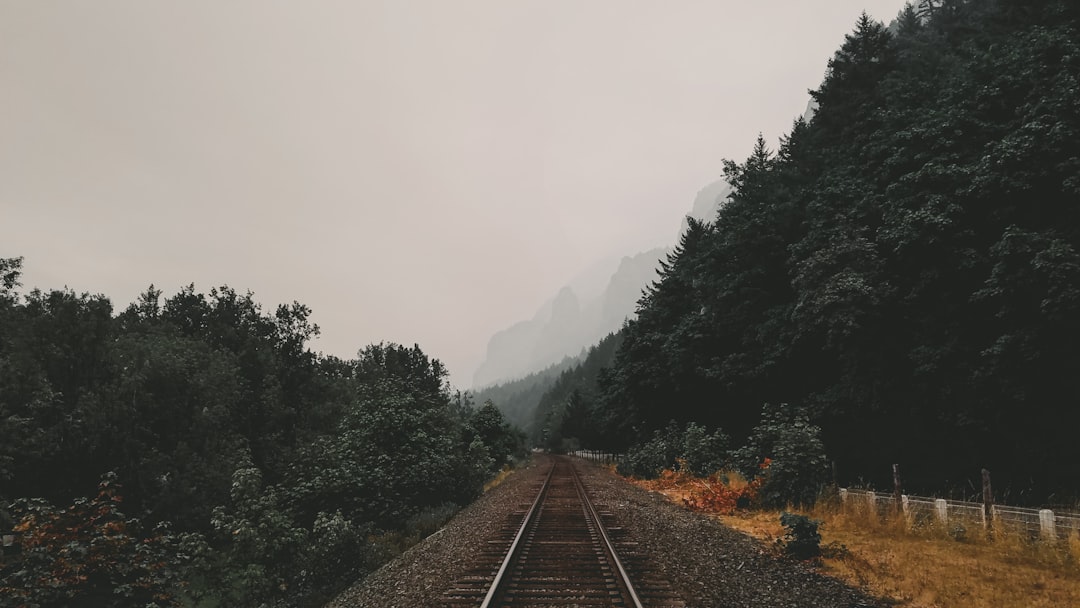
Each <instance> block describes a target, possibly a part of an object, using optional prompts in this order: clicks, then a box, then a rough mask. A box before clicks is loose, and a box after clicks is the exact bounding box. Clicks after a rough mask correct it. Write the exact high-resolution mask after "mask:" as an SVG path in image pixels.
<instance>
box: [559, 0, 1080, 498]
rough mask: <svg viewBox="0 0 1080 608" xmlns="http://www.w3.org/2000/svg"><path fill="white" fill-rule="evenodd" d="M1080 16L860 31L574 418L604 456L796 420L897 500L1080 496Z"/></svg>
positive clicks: (661, 282)
mask: <svg viewBox="0 0 1080 608" xmlns="http://www.w3.org/2000/svg"><path fill="white" fill-rule="evenodd" d="M1078 11H1080V9H1078V8H1077V5H1076V4H1075V3H1070V2H1062V1H1055V0H1036V1H1019V0H934V1H923V2H920V3H918V5H908V6H907V7H905V9H904V11H903V12H902V13H901V14H900V15H899V17H898V19H897V20H896V22H895V23H894V24H893V25H892V27H890V28H886V26H884V25H883V24H881V23H878V22H876V21H874V20H872V19H870V18H869V17H868V16H866V15H865V14H864V15H863V16H862V17H861V18H860V19H859V20H858V22H857V24H856V27H855V30H854V31H853V32H852V33H851V34H849V35H848V36H846V37H845V39H844V41H843V44H842V45H841V47H840V49H839V50H838V51H837V52H836V54H835V56H834V57H833V58H832V59H831V60H830V61H829V64H828V72H827V74H826V77H825V79H824V81H823V83H822V84H821V86H820V87H819V88H818V89H817V90H814V91H811V95H812V97H813V100H814V101H815V102H816V104H817V106H818V107H817V111H816V113H815V114H814V115H813V117H812V119H810V120H809V121H804V120H802V119H800V120H797V121H796V122H795V123H794V125H793V126H792V129H791V131H790V133H788V134H787V135H786V136H785V137H783V138H782V141H781V143H780V146H779V149H778V150H776V151H775V152H773V151H771V150H770V149H769V148H768V146H767V144H766V142H765V141H763V140H762V139H761V138H760V137H759V139H758V141H757V143H756V145H755V147H754V150H753V153H752V154H751V155H750V156H749V158H747V159H746V160H745V161H743V162H741V163H736V162H731V161H725V162H724V174H725V177H726V179H727V180H728V181H729V182H730V183H731V185H732V186H733V188H734V191H733V193H732V194H731V196H730V198H729V200H727V201H726V202H724V204H723V205H722V206H721V208H720V210H719V212H718V214H717V216H716V218H715V220H714V221H712V222H694V221H691V222H690V223H689V227H688V228H687V230H686V232H685V233H684V235H683V236H682V239H681V241H680V243H679V245H678V248H677V250H676V251H675V252H674V253H673V254H671V255H670V256H668V257H667V259H666V260H665V261H664V262H663V263H662V268H661V270H660V272H659V274H660V277H659V279H658V280H657V281H656V282H655V283H654V284H653V285H652V286H651V287H649V288H648V289H647V290H646V292H645V293H644V295H643V297H642V298H641V300H640V302H639V306H638V314H637V317H636V319H634V320H632V321H630V322H628V323H627V324H626V325H625V327H624V328H623V330H622V331H621V336H620V339H621V346H620V347H619V349H618V352H617V354H616V355H615V357H614V362H613V364H612V365H611V366H610V367H609V368H608V369H606V370H604V371H603V372H601V373H599V374H598V376H599V377H598V382H597V384H596V386H595V388H594V390H593V391H580V392H578V393H576V400H574V401H573V405H570V401H567V400H563V402H562V404H561V406H560V407H561V410H562V411H565V412H568V413H567V416H569V415H570V414H569V412H573V416H574V417H575V419H576V421H575V422H574V423H573V425H571V426H576V427H577V428H581V429H584V430H581V431H579V433H580V439H582V440H584V441H583V442H584V443H585V444H586V447H595V448H602V449H608V450H613V451H623V450H626V449H627V448H628V447H630V446H632V445H641V444H642V443H643V442H646V441H648V440H650V438H652V437H653V435H654V433H656V432H657V431H659V430H661V429H664V428H666V427H667V425H668V423H669V421H672V420H674V421H676V422H677V423H678V424H685V423H688V422H691V421H693V422H696V423H699V424H703V425H705V426H706V427H708V428H713V429H715V428H722V429H723V430H724V431H725V432H726V433H728V434H729V435H730V436H731V438H732V439H733V440H734V441H735V442H736V445H738V444H739V443H741V442H743V441H745V440H746V439H747V438H748V437H749V436H750V434H751V430H752V429H754V427H755V425H757V424H758V423H759V416H760V413H761V412H762V408H763V406H764V405H765V404H773V406H774V410H770V411H775V407H779V406H780V404H789V406H790V408H792V412H794V413H797V412H808V414H809V416H810V420H812V422H813V424H815V425H818V426H820V428H821V431H822V438H823V440H824V445H825V447H826V449H827V451H828V454H829V456H830V458H831V459H832V460H833V461H834V462H835V465H836V467H835V470H836V472H837V475H838V477H839V481H840V482H841V483H853V482H858V481H859V480H865V481H873V482H876V483H877V484H879V485H880V486H887V487H891V468H890V465H891V464H892V463H902V465H903V470H904V474H905V481H906V484H907V487H909V488H911V489H912V490H915V489H926V490H927V491H941V490H943V489H949V488H958V489H961V490H962V489H963V488H964V487H969V485H970V487H972V488H978V487H979V483H978V481H977V480H978V477H979V472H980V469H981V468H983V467H986V468H988V469H990V470H991V471H992V472H993V474H994V480H995V485H996V486H997V488H998V489H999V491H1002V492H1010V493H1011V497H1010V500H1012V501H1014V502H1025V501H1047V500H1049V501H1057V502H1060V501H1064V500H1066V499H1074V498H1075V497H1076V496H1077V487H1076V485H1075V481H1076V479H1078V478H1080V458H1077V449H1076V445H1077V443H1076V437H1077V429H1078V428H1080V407H1078V405H1077V404H1078V403H1080V374H1077V370H1078V369H1080V254H1078V248H1080V95H1078V91H1080V31H1078V28H1077V25H1078V23H1077V19H1078ZM794 413H793V414H791V415H795V414H794ZM552 426H553V428H554V427H560V426H561V424H560V423H558V422H555V423H554V424H553V425H552ZM969 480H970V481H971V482H972V483H971V484H969V483H968V481H969Z"/></svg>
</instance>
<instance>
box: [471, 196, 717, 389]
mask: <svg viewBox="0 0 1080 608" xmlns="http://www.w3.org/2000/svg"><path fill="white" fill-rule="evenodd" d="M730 192H731V187H730V186H729V185H728V184H727V183H726V182H723V181H716V182H713V183H711V184H709V185H707V186H705V187H704V188H702V189H701V190H700V191H699V192H698V194H697V195H696V196H695V197H694V203H693V206H692V208H691V211H690V213H688V214H687V215H688V217H693V218H695V219H699V220H707V221H712V220H713V219H714V218H715V217H716V212H717V210H718V209H719V208H720V205H721V203H722V202H723V200H724V199H726V198H727V195H728V194H730ZM685 229H686V220H685V219H684V220H683V222H682V226H681V228H680V234H681V232H682V231H683V230H685ZM677 240H678V239H677V238H674V239H672V242H676V241H677ZM670 252H671V249H670V248H669V247H657V248H655V249H650V250H648V251H644V252H641V253H637V254H634V255H628V256H624V257H623V258H622V259H621V260H619V262H618V266H617V267H616V268H615V270H614V271H613V272H611V273H610V274H609V275H607V276H608V278H607V283H606V286H605V287H604V288H603V290H602V291H600V292H599V295H597V296H594V297H587V296H586V297H582V296H581V295H580V294H582V293H585V294H588V293H589V292H593V293H596V292H597V290H596V288H595V285H591V284H590V283H591V282H592V281H595V280H597V276H603V275H604V274H606V273H607V271H608V268H609V266H603V265H600V266H598V267H597V268H598V270H594V271H591V272H590V273H589V274H590V275H591V276H589V277H587V278H586V279H585V280H584V282H583V281H578V282H577V284H576V285H575V286H570V285H567V286H564V287H563V288H561V289H560V290H559V292H558V293H556V294H555V295H554V296H553V297H552V298H551V299H549V300H548V301H547V302H545V303H544V304H543V305H542V306H540V308H539V309H538V310H537V312H536V314H535V315H533V318H532V319H529V320H526V321H520V322H518V323H515V324H514V325H511V326H510V327H508V328H506V329H503V330H501V331H499V332H496V333H495V334H494V335H493V336H491V338H490V339H489V340H488V346H487V356H486V357H485V359H484V362H483V363H482V364H481V365H480V367H479V369H477V370H476V373H475V374H473V383H472V386H473V389H474V390H476V389H481V388H483V387H487V386H491V385H493V384H495V383H497V382H505V381H508V380H514V379H517V378H523V377H525V376H526V375H528V374H530V373H534V372H538V371H540V370H542V369H544V368H546V367H548V366H550V365H553V364H555V363H558V362H560V361H562V360H563V359H564V358H565V357H576V356H578V355H580V354H582V353H583V352H584V351H585V350H586V349H588V348H589V347H590V346H592V345H594V344H596V343H597V342H599V341H600V340H601V339H602V338H603V337H604V336H606V335H608V334H610V333H612V332H614V331H617V330H618V329H619V328H620V327H622V324H623V322H624V321H625V320H626V319H627V318H630V317H632V316H634V314H635V312H636V309H637V301H638V299H639V298H641V293H642V290H643V289H644V288H645V287H646V286H648V285H649V284H650V283H651V282H652V281H653V280H654V279H655V278H656V269H657V267H658V266H659V261H660V260H661V259H663V258H664V257H666V256H667V254H668V253H670ZM601 264H603V263H601ZM601 280H602V279H601ZM590 288H591V289H590Z"/></svg>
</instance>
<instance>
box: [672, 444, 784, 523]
mask: <svg viewBox="0 0 1080 608" xmlns="http://www.w3.org/2000/svg"><path fill="white" fill-rule="evenodd" d="M769 464H770V461H769V459H768V458H766V459H765V462H763V463H761V465H760V468H761V473H760V474H759V475H758V476H757V477H755V478H754V479H753V480H752V481H746V480H745V479H743V477H742V476H741V475H739V474H738V473H735V472H719V473H716V474H714V475H710V476H709V477H706V478H704V479H695V480H693V481H692V482H691V483H690V492H689V494H688V495H687V496H686V497H684V498H683V504H684V505H686V506H687V507H689V508H690V509H692V510H694V511H704V512H706V513H722V514H724V515H731V514H732V513H734V512H735V510H736V509H745V508H748V507H751V506H753V505H755V504H757V502H758V492H759V491H760V490H761V486H762V484H764V483H765V477H764V475H765V472H766V471H767V470H768V468H769Z"/></svg>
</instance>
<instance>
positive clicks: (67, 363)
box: [0, 259, 522, 606]
mask: <svg viewBox="0 0 1080 608" xmlns="http://www.w3.org/2000/svg"><path fill="white" fill-rule="evenodd" d="M21 263H22V261H21V260H20V259H0V279H2V282H0V436H3V438H4V440H3V441H2V442H0V481H2V485H0V531H2V532H3V533H4V534H11V533H12V532H11V530H13V531H14V532H13V533H14V534H16V535H17V538H18V542H17V543H16V544H15V548H16V549H18V550H21V552H19V553H17V554H15V555H12V554H10V551H8V550H7V549H5V556H4V560H3V561H0V568H2V572H0V606H27V605H34V606H72V605H81V606H90V605H93V606H134V605H139V606H146V605H156V606H177V605H181V603H182V604H183V605H186V606H258V605H270V604H273V603H274V602H283V603H284V604H286V605H304V604H305V602H307V603H312V602H314V603H316V604H317V603H318V599H319V598H320V597H321V595H322V594H323V593H326V592H331V591H333V590H335V589H337V588H338V587H339V586H340V585H342V584H345V583H348V582H351V581H353V580H355V579H356V578H357V577H358V576H360V575H362V574H363V573H365V572H367V571H368V570H370V569H372V568H373V567H375V566H376V565H378V564H379V563H381V562H382V561H384V560H386V559H388V558H389V557H392V556H393V555H394V554H395V553H396V552H397V551H400V550H401V548H403V547H404V546H406V545H407V544H408V543H409V542H411V541H414V540H415V539H416V538H418V537H420V536H421V535H424V534H428V533H430V532H432V531H434V530H435V529H436V528H437V527H438V526H439V525H440V524H441V522H442V521H444V520H445V519H446V518H447V517H449V515H450V514H452V513H453V512H454V510H455V509H456V507H455V505H463V504H466V503H467V502H469V501H471V500H472V499H473V498H474V497H475V496H477V495H478V494H479V492H480V490H481V488H482V486H483V484H484V482H485V481H486V480H487V479H488V478H489V477H490V476H491V475H493V474H494V473H495V472H496V471H497V470H498V469H499V468H500V467H501V466H502V465H503V464H504V463H505V462H506V461H507V459H508V457H510V456H511V453H512V452H517V451H520V450H521V449H522V442H521V439H520V437H519V435H518V434H517V433H516V432H515V431H512V430H511V429H510V427H509V425H507V424H506V423H505V422H504V421H503V418H502V415H501V413H500V412H499V411H498V410H497V409H495V407H494V406H492V405H490V404H489V405H485V406H483V407H480V408H474V407H472V405H471V403H470V402H469V399H468V398H467V397H466V396H463V395H460V394H456V395H455V394H451V393H450V391H449V389H448V387H447V384H446V383H445V377H446V370H445V369H444V368H443V366H442V364H441V363H440V362H439V361H438V360H436V359H432V358H429V357H428V356H427V355H426V354H425V353H424V352H422V351H421V350H420V348H419V347H417V346H413V347H411V348H409V347H404V346H400V345H396V344H376V345H371V346H368V347H366V348H364V349H363V350H361V351H360V352H359V354H358V357H357V358H356V359H354V360H342V359H338V358H336V357H330V356H322V355H318V354H315V353H313V352H312V351H310V350H308V348H307V346H306V344H307V342H308V341H309V340H310V339H312V338H313V337H315V336H316V335H317V334H318V327H316V326H315V325H313V324H312V323H311V322H310V320H309V316H310V310H309V309H308V308H307V307H305V306H303V305H302V304H298V303H293V304H290V305H282V306H279V307H277V309H276V310H274V311H273V312H272V313H270V312H266V311H263V310H262V308H261V307H260V305H259V304H258V303H257V302H255V300H254V299H253V298H252V294H250V293H248V294H239V293H237V292H236V291H234V290H233V289H230V288H228V287H222V288H219V289H213V290H211V291H210V293H209V294H203V293H198V292H196V291H195V289H194V287H193V286H191V287H186V288H184V289H183V290H181V291H180V292H179V293H177V294H175V295H174V296H172V297H169V298H165V299H162V297H161V295H162V294H161V292H160V291H158V290H156V289H154V288H153V287H151V288H150V289H148V290H147V291H146V292H145V293H144V294H142V296H140V298H139V300H138V301H137V302H135V303H133V304H132V305H130V306H129V307H127V308H126V309H125V310H123V311H122V312H120V313H119V314H114V311H113V307H112V304H111V302H110V301H109V300H108V299H107V298H105V297H104V296H100V295H87V294H82V295H77V294H75V293H73V292H71V291H68V290H55V291H49V292H44V291H38V290H34V291H32V292H30V293H29V294H28V295H26V296H20V295H18V292H17V288H18V283H19V276H20V270H21Z"/></svg>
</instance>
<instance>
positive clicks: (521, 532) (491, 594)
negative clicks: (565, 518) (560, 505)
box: [480, 463, 555, 608]
mask: <svg viewBox="0 0 1080 608" xmlns="http://www.w3.org/2000/svg"><path fill="white" fill-rule="evenodd" d="M554 473H555V463H552V464H551V470H549V471H548V474H547V477H546V478H544V485H542V486H540V491H539V492H537V493H536V500H534V501H533V504H532V506H531V507H529V510H528V512H526V513H525V519H524V520H522V522H521V527H520V528H518V531H517V534H516V535H515V536H514V542H513V543H511V544H510V550H509V551H507V552H506V557H505V558H504V559H503V561H502V564H501V565H500V566H499V571H498V572H497V573H496V574H495V580H494V581H492V583H491V588H490V589H488V592H487V595H485V596H484V601H483V602H482V603H481V604H480V608H491V605H492V604H491V602H492V601H494V599H495V594H496V593H497V592H498V591H499V587H500V586H501V585H502V582H503V577H504V576H505V575H506V571H507V570H508V569H509V568H510V563H511V562H513V561H514V556H515V555H516V554H517V549H518V545H520V544H521V539H522V538H524V536H525V528H527V527H528V526H529V523H530V522H531V521H532V518H533V514H534V513H535V512H536V507H538V506H539V505H540V503H541V502H542V501H543V500H544V495H545V494H546V493H547V490H548V482H549V481H551V476H552V474H554Z"/></svg>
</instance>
